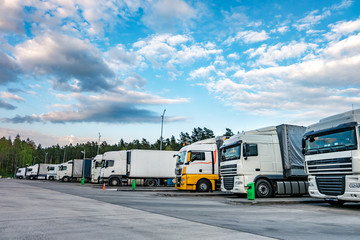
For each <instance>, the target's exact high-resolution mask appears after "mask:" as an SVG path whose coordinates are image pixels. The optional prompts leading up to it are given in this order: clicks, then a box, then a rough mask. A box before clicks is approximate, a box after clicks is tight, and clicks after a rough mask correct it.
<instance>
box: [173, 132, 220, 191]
mask: <svg viewBox="0 0 360 240" xmlns="http://www.w3.org/2000/svg"><path fill="white" fill-rule="evenodd" d="M224 139H225V137H217V138H209V139H205V140H201V141H198V142H195V143H192V144H190V145H187V146H184V147H182V148H181V149H180V151H179V152H178V154H177V155H176V156H177V160H176V168H175V174H176V177H175V187H176V188H177V189H179V190H191V191H198V192H208V191H215V190H216V189H219V187H220V177H219V147H220V146H221V145H222V144H223V142H224Z"/></svg>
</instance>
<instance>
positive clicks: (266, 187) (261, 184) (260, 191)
mask: <svg viewBox="0 0 360 240" xmlns="http://www.w3.org/2000/svg"><path fill="white" fill-rule="evenodd" d="M255 193H256V196H257V197H258V198H269V197H272V196H273V193H274V191H273V188H272V187H271V184H270V183H269V181H267V180H265V179H260V180H258V181H256V184H255Z"/></svg>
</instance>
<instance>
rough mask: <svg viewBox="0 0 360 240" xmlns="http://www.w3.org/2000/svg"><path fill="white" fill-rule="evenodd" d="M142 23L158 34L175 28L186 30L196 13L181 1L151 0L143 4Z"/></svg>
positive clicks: (191, 7)
mask: <svg viewBox="0 0 360 240" xmlns="http://www.w3.org/2000/svg"><path fill="white" fill-rule="evenodd" d="M143 8H144V16H143V18H142V22H143V23H144V24H145V25H146V26H148V27H150V28H152V29H154V30H155V31H158V32H165V31H167V32H168V31H171V30H173V29H175V27H176V26H179V27H182V28H185V29H186V28H188V26H189V25H191V24H192V20H193V19H195V18H196V17H197V14H198V11H197V10H196V9H195V8H194V7H193V6H191V5H189V4H188V3H187V2H185V1H183V0H151V1H149V4H145V5H144V6H143Z"/></svg>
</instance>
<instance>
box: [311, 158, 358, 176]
mask: <svg viewBox="0 0 360 240" xmlns="http://www.w3.org/2000/svg"><path fill="white" fill-rule="evenodd" d="M306 164H307V168H308V171H309V174H312V175H320V174H345V175H346V174H352V159H351V158H334V159H321V160H309V161H307V162H306Z"/></svg>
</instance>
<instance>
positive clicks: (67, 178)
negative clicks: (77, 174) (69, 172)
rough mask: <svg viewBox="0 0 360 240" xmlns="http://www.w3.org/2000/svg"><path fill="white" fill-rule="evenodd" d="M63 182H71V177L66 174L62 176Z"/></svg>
mask: <svg viewBox="0 0 360 240" xmlns="http://www.w3.org/2000/svg"><path fill="white" fill-rule="evenodd" d="M62 180H63V182H70V178H69V177H68V176H65V177H63V178H62Z"/></svg>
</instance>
